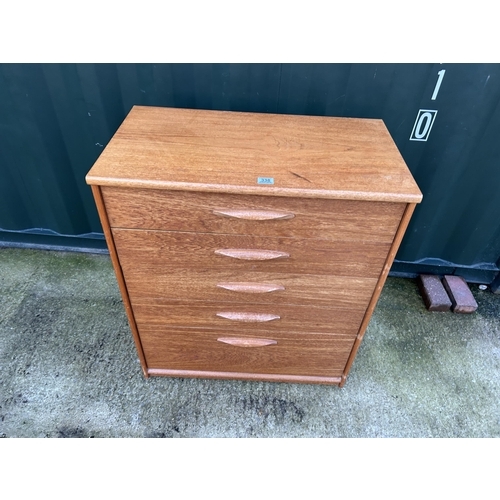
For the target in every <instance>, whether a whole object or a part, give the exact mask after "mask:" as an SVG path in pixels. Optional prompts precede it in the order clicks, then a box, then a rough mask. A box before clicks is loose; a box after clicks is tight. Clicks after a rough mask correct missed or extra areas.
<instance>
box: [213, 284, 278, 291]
mask: <svg viewBox="0 0 500 500" xmlns="http://www.w3.org/2000/svg"><path fill="white" fill-rule="evenodd" d="M217 286H218V287H219V288H224V289H225V290H230V291H232V292H243V293H269V292H277V291H282V290H284V289H285V287H284V286H283V285H275V284H273V283H217Z"/></svg>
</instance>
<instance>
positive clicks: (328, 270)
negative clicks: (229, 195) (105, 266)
mask: <svg viewBox="0 0 500 500" xmlns="http://www.w3.org/2000/svg"><path fill="white" fill-rule="evenodd" d="M112 231H113V238H114V240H115V245H116V247H117V249H118V252H119V253H120V262H121V263H122V266H123V267H124V269H125V268H126V269H127V271H126V273H127V272H128V271H129V270H131V268H133V267H134V266H136V265H139V263H140V265H146V266H149V267H155V266H156V267H157V268H158V272H160V270H161V269H163V272H170V270H172V271H175V270H177V269H180V268H189V269H191V270H192V271H195V272H200V273H203V272H206V271H207V270H212V271H217V272H221V273H222V272H224V271H227V270H228V269H230V270H232V271H233V272H242V273H243V272H249V271H253V272H256V273H258V272H261V273H284V274H290V273H291V274H329V275H337V276H355V277H368V278H378V276H379V275H380V270H381V269H382V267H383V265H384V262H385V258H386V256H387V253H388V251H389V249H390V244H389V243H371V242H370V243H365V242H352V241H336V242H335V243H332V242H331V241H329V240H307V239H299V238H270V237H269V238H267V237H259V236H252V235H225V234H204V233H180V232H168V231H143V230H141V231H134V230H131V229H113V230H112ZM224 248H226V249H238V248H239V249H242V250H245V251H246V250H248V249H253V250H263V251H266V252H267V251H269V252H274V251H276V252H284V253H286V254H288V255H289V256H290V257H288V258H277V259H272V260H239V259H231V258H228V257H226V256H224V255H217V254H216V253H215V252H216V250H220V249H224Z"/></svg>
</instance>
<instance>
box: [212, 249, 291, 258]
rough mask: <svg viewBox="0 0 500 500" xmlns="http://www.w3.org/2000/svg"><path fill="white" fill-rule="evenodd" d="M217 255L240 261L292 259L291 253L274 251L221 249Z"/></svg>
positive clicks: (217, 251)
mask: <svg viewBox="0 0 500 500" xmlns="http://www.w3.org/2000/svg"><path fill="white" fill-rule="evenodd" d="M215 253H216V254H217V255H225V256H226V257H232V258H233V259H240V260H272V259H286V258H288V257H290V254H289V253H286V252H278V251H274V250H252V249H244V248H221V249H219V250H215Z"/></svg>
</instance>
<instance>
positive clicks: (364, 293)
mask: <svg viewBox="0 0 500 500" xmlns="http://www.w3.org/2000/svg"><path fill="white" fill-rule="evenodd" d="M123 266H124V269H125V273H126V280H127V287H128V290H129V293H130V295H131V297H133V298H134V299H137V301H143V302H150V301H154V300H157V299H161V298H169V299H174V300H203V301H210V302H214V301H215V302H231V303H248V302H249V301H251V302H252V303H253V304H259V303H264V304H290V305H293V304H296V305H313V306H314V305H315V306H322V307H338V308H340V307H347V308H350V307H353V308H356V309H359V308H361V309H366V307H367V306H368V302H369V300H370V298H371V296H372V294H373V290H374V289H375V286H376V284H377V279H378V277H374V278H356V277H352V276H335V275H325V274H322V275H309V274H295V273H288V274H283V273H262V272H257V271H254V270H252V269H249V270H247V271H246V272H237V271H233V270H231V269H227V268H226V269H224V270H220V271H219V270H212V269H209V268H206V269H196V270H193V269H190V268H189V267H185V266H183V267H178V268H175V269H172V268H167V269H165V267H164V266H163V263H162V262H158V263H156V262H154V261H149V260H148V261H145V260H142V261H141V260H138V261H137V262H136V265H135V266H134V265H133V262H131V261H125V263H124V264H123ZM239 279H240V280H242V281H244V282H250V280H254V282H255V284H256V285H258V284H259V283H263V282H268V283H275V284H276V286H282V287H284V290H279V291H278V290H277V291H275V292H271V293H264V294H258V293H255V294H252V296H251V298H250V297H249V296H248V295H247V293H244V292H243V291H236V290H235V289H232V290H230V289H227V288H224V287H221V286H219V283H220V282H219V280H224V281H227V282H235V281H236V280H239Z"/></svg>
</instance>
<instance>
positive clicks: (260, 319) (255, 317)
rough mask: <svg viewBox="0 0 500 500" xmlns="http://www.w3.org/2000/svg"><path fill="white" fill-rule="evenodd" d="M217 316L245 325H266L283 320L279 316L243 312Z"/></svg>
mask: <svg viewBox="0 0 500 500" xmlns="http://www.w3.org/2000/svg"><path fill="white" fill-rule="evenodd" d="M215 315H216V316H217V317H219V318H224V319H228V320H229V321H241V322H243V323H264V322H266V323H267V322H268V321H276V320H279V319H281V317H280V316H279V314H273V313H262V312H246V311H245V312H242V311H219V312H216V313H215Z"/></svg>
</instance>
